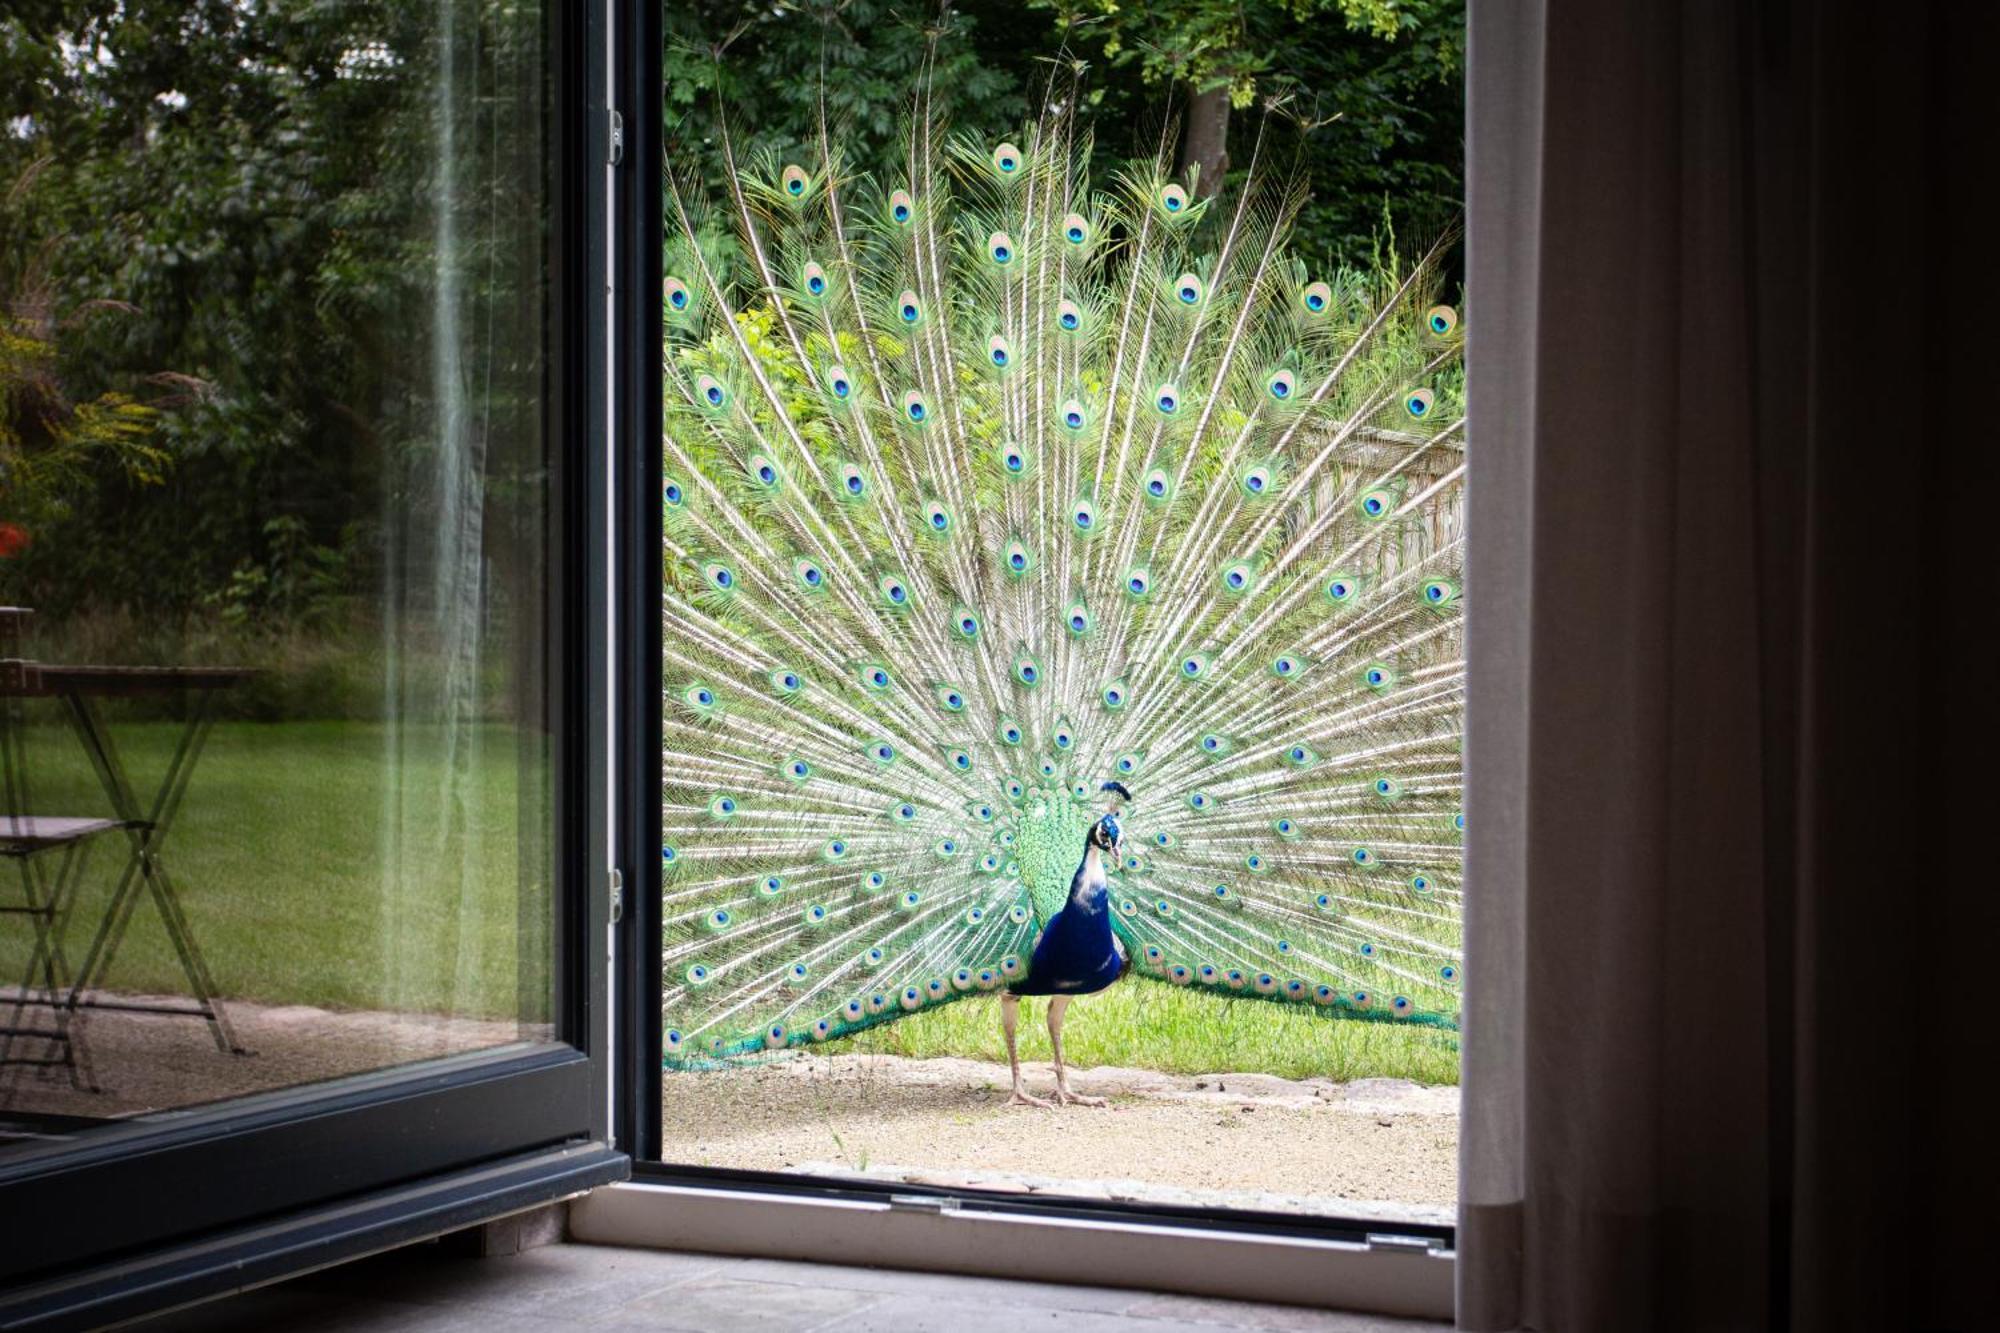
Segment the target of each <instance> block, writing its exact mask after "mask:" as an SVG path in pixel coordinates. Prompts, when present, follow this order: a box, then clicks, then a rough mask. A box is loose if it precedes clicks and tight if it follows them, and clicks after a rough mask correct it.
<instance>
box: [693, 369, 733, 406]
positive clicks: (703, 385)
mask: <svg viewBox="0 0 2000 1333" xmlns="http://www.w3.org/2000/svg"><path fill="white" fill-rule="evenodd" d="M694 391H695V393H696V394H697V395H698V396H699V397H700V399H701V401H702V402H703V403H705V404H707V405H708V407H709V408H710V409H711V410H713V411H720V410H721V409H722V408H724V407H726V406H728V404H729V390H728V389H726V388H724V387H723V386H722V381H721V380H718V379H717V378H715V376H713V375H703V376H701V377H700V378H699V379H697V380H695V382H694Z"/></svg>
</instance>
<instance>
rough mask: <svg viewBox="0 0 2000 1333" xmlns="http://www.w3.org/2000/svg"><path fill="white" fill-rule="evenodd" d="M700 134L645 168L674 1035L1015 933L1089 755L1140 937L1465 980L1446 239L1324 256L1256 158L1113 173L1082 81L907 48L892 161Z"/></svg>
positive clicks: (1457, 410) (1301, 1000)
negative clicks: (1238, 180) (992, 86)
mask: <svg viewBox="0 0 2000 1333" xmlns="http://www.w3.org/2000/svg"><path fill="white" fill-rule="evenodd" d="M1050 100H1051V102H1052V103H1058V104H1073V99H1071V98H1051V99H1050ZM721 143H722V149H721V151H722V152H723V154H724V155H725V162H724V165H725V166H726V167H727V170H728V180H729V185H728V188H727V190H726V192H725V193H724V195H723V197H720V198H717V199H714V200H706V199H703V198H702V197H701V196H700V191H699V190H698V189H697V188H695V187H694V186H693V185H692V184H691V183H690V180H691V178H690V177H688V176H685V175H683V174H681V173H679V172H678V171H676V170H674V169H673V165H672V164H669V170H668V173H667V186H666V189H667V202H666V213H667V229H668V234H669V244H668V251H667V255H666V272H667V274H668V275H669V276H668V277H667V280H666V284H665V292H664V300H665V315H666V326H667V340H668V341H667V347H666V355H665V367H666V376H667V384H666V400H667V406H666V421H665V458H666V476H665V478H664V480H663V491H662V495H663V503H664V511H665V533H666V538H665V551H664V566H663V567H664V574H665V579H664V582H665V595H664V607H663V611H664V616H665V626H664V629H665V655H664V662H663V667H664V681H665V694H666V697H665V701H664V703H665V709H666V727H665V752H664V755H663V758H662V764H663V779H664V785H665V793H666V794H665V802H664V808H663V815H664V826H665V846H664V847H663V849H662V852H661V857H662V864H663V867H664V870H665V888H664V899H665V912H664V916H665V939H664V958H665V962H664V967H665V977H664V982H665V1023H666V1034H665V1051H666V1056H667V1060H668V1062H669V1063H670V1064H678V1063H688V1062H701V1061H705V1060H712V1059H715V1058H723V1057H729V1056H735V1055H742V1054H746V1053H749V1052H753V1051H762V1050H767V1049H776V1048H782V1047H786V1046H791V1045H798V1044H801V1043H807V1042H813V1041H819V1040H826V1039H831V1038H836V1037H840V1036H844V1035H846V1034H849V1033H852V1032H855V1031H858V1030H860V1029H862V1028H866V1027H868V1026H871V1025H873V1024H876V1023H880V1022H886V1021H890V1020H892V1019H895V1018H900V1017H902V1016H904V1015H906V1014H910V1013H915V1012H919V1011H921V1010H923V1009H926V1008H928V1007H931V1006H934V1005H938V1004H943V1003H946V1002H949V1001H951V1000H954V999H957V998H960V997H962V996H966V995H974V994H978V993H981V992H985V991H991V990H994V989H996V988H999V987H1003V986H1005V985H1006V984H1007V983H1008V982H1009V981H1010V980H1013V979H1016V978H1020V977H1022V976H1024V975H1025V970H1026V967H1027V963H1028V959H1029V957H1030V954H1031V952H1032V949H1033V944H1034V940H1035V938H1036V935H1037V932H1038V930H1039V928H1040V925H1041V923H1043V922H1044V921H1046V920H1047V919H1048V917H1049V916H1050V915H1051V914H1052V913H1053V912H1054V911H1055V910H1056V909H1057V908H1058V907H1060V906H1061V904H1062V902H1063V898H1064V894H1065V893H1066V891H1067V889H1068V886H1069V882H1070V877H1071V875H1072V873H1073V872H1074V871H1075V869H1076V866H1077V862H1078V859H1079V857H1080V854H1081V850H1082V847H1083V838H1084V834H1085V831H1086V830H1087V829H1088V827H1089V824H1090V821H1091V820H1092V818H1093V817H1094V813H1095V811H1096V809H1097V808H1098V807H1097V793H1098V791H1099V788H1100V786H1101V784H1102V783H1103V782H1104V781H1106V780H1110V779H1116V780H1118V781H1120V782H1122V783H1124V784H1125V785H1126V786H1127V787H1129V788H1130V789H1131V790H1132V792H1133V794H1134V798H1135V799H1134V801H1133V803H1132V805H1131V806H1130V807H1128V809H1127V810H1126V812H1125V813H1124V815H1123V816H1122V818H1123V820H1124V825H1125V829H1126V838H1125V847H1124V855H1123V857H1122V860H1121V862H1120V864H1119V865H1118V867H1117V868H1116V870H1115V871H1114V873H1113V876H1112V882H1111V900H1112V904H1113V909H1114V924H1115V928H1116V930H1117V933H1118V935H1119V937H1120V940H1121V943H1122V945H1123V947H1124V948H1125V950H1126V952H1127V954H1128V955H1129V957H1130V958H1131V972H1132V973H1133V974H1134V975H1136V976H1139V977H1146V978H1152V979H1154V980H1157V981H1161V982H1166V983H1170V984H1173V985H1178V986H1185V987H1191V988H1195V989H1200V990H1206V991H1210V992H1213V993H1214V994H1216V995H1218V996H1245V997H1263V998H1267V999H1270V1000H1272V1001H1277V1002H1285V1003H1292V1004H1296V1005H1299V1006H1301V1007H1302V1008H1305V1009H1309V1010H1313V1011H1316V1012H1319V1013H1323V1014H1327V1015H1332V1016H1341V1017H1348V1018H1369V1019H1377V1020H1382V1021H1390V1022H1405V1023H1420V1024H1431V1025H1434V1026H1442V1027H1455V1026H1456V1024H1457V1009H1458V982H1459V973H1460V967H1459V961H1458V960H1459V922H1460V893H1459V883H1458V880H1459V866H1460V836H1461V833H1462V831H1463V828H1464V817H1463V815H1462V813H1461V812H1460V791H1461V786H1460V736H1461V712H1462V697H1463V689H1462V685H1463V681H1462V674H1463V663H1462V650H1461V642H1462V630H1461V616H1460V608H1461V601H1462V589H1461V581H1460V571H1459V561H1460V556H1461V550H1462V537H1461V532H1460V517H1459V516H1460V504H1459V500H1460V491H1461V487H1462V482H1463V477H1464V472H1465V466H1464V446H1463V416H1462V411H1461V382H1462V381H1461V376H1460V369H1459V366H1460V340H1459V334H1458V330H1457V323H1458V321H1457V316H1456V314H1455V312H1454V311H1453V310H1452V309H1451V308H1449V307H1448V306H1443V305H1436V304H1433V302H1434V301H1435V300H1436V297H1437V293H1436V282H1437V279H1436V277H1435V275H1434V273H1433V271H1432V269H1431V267H1430V266H1429V265H1428V264H1425V263H1419V264H1417V265H1415V266H1414V267H1412V268H1410V269H1409V270H1408V271H1405V272H1400V273H1397V272H1391V273H1390V274H1389V275H1388V276H1387V277H1386V278H1384V277H1383V276H1382V275H1380V274H1377V275H1372V276H1368V277H1356V276H1352V275H1346V276H1332V277H1328V278H1324V279H1316V278H1315V277H1314V276H1313V275H1312V274H1310V273H1309V272H1308V271H1307V270H1306V268H1305V266H1304V265H1303V264H1302V263H1301V262H1300V261H1299V260H1298V259H1297V258H1296V257H1295V256H1294V255H1293V253H1292V251H1291V250H1290V248H1289V247H1288V236H1289V232H1290V226H1291V223H1292V220H1293V217H1294V215H1295V213H1296V212H1297V210H1298V208H1299V206H1300V204H1301V202H1302V198H1303V195H1302V192H1301V191H1300V190H1299V189H1298V188H1297V187H1296V186H1295V185H1294V184H1292V183H1290V182H1288V181H1286V180H1285V179H1283V178H1282V177H1281V176H1280V175H1279V174H1277V173H1273V172H1270V171H1268V170H1267V169H1266V167H1265V164H1264V163H1263V162H1262V161H1261V160H1253V162H1252V165H1251V169H1250V172H1249V174H1248V178H1247V180H1245V181H1244V183H1243V184H1242V185H1241V186H1240V187H1237V188H1235V189H1233V191H1232V192H1231V194H1230V195H1229V196H1228V197H1227V199H1226V200H1225V201H1224V202H1223V203H1221V204H1219V205H1218V204H1211V203H1210V202H1207V201H1204V200H1203V199H1201V198H1199V197H1198V196H1197V195H1196V193H1194V192H1193V191H1191V190H1190V189H1189V188H1188V187H1187V183H1186V182H1184V181H1181V180H1175V179H1171V178H1170V174H1169V170H1168V167H1167V164H1166V162H1165V159H1164V158H1162V160H1160V161H1154V162H1138V163H1134V164H1130V165H1128V166H1127V167H1126V168H1125V169H1124V170H1123V171H1121V172H1120V173H1118V174H1117V175H1116V177H1115V178H1114V183H1113V184H1112V186H1111V187H1110V188H1109V189H1105V190H1097V189H1093V188H1092V187H1091V185H1090V182H1091V180H1092V176H1091V170H1090V154H1091V148H1090V144H1089V142H1088V140H1087V138H1086V137H1085V136H1084V135H1083V133H1082V132H1081V130H1080V128H1079V127H1078V126H1077V125H1076V124H1075V122H1074V121H1073V120H1072V119H1071V118H1070V116H1069V115H1068V114H1067V113H1066V112H1065V111H1063V110H1061V109H1057V110H1054V111H1052V112H1050V113H1049V114H1048V115H1047V116H1046V117H1045V118H1044V119H1042V120H1041V121H1040V122H1039V123H1036V124H1034V125H1032V126H1029V127H1027V128H1026V129H1024V130H1023V131H1022V132H1020V133H1019V134H1018V135H1017V136H1015V137H1014V138H1011V139H1004V140H1001V139H995V140H991V141H983V140H975V139H972V138H967V137H963V136H958V137H953V136H949V135H947V134H946V133H944V132H942V131H940V130H938V129H937V128H936V126H935V125H934V123H933V118H932V116H931V114H930V108H929V106H928V104H927V101H926V99H925V98H924V97H923V96H922V95H921V94H920V95H919V98H918V100H917V102H916V104H915V106H914V108H913V113H912V114H911V116H910V118H909V122H908V126H907V129H906V131H905V149H906V154H905V161H904V163H903V166H902V168H901V174H900V176H898V177H897V178H895V179H892V180H887V181H877V180H873V179H871V178H869V177H868V176H865V175H859V174H856V173H855V172H853V171H851V170H849V168H848V166H847V164H846V162H845V161H844V159H843V156H842V153H841V150H840V146H839V143H838V141H837V137H836V136H835V135H834V134H833V133H832V132H831V131H830V130H828V129H825V128H823V129H822V130H821V132H820V135H819V142H818V143H817V145H815V147H814V150H813V152H812V153H811V154H810V156H809V157H807V158H804V159H802V160H800V161H796V162H793V161H783V160H779V159H778V158H775V157H768V156H749V157H744V158H739V157H738V156H737V149H736V147H735V146H734V145H733V144H732V143H731V142H730V140H729V139H728V137H727V135H726V134H725V135H724V136H723V137H722V139H721ZM1264 155H1265V148H1264V145H1263V143H1262V141H1261V140H1260V143H1259V146H1258V150H1257V156H1258V158H1259V159H1261V158H1262V157H1263V156H1264Z"/></svg>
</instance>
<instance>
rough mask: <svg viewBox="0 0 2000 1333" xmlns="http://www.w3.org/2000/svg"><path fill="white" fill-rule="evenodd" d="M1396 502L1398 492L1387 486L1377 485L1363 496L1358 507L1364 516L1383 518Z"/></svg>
mask: <svg viewBox="0 0 2000 1333" xmlns="http://www.w3.org/2000/svg"><path fill="white" fill-rule="evenodd" d="M1395 504H1396V493H1395V492H1394V491H1392V490H1390V489H1389V488H1388V487H1386V486H1377V487H1376V488H1375V489H1374V490H1371V491H1369V492H1367V493H1366V494H1364V495H1363V496H1362V497H1361V500H1360V503H1359V504H1358V506H1357V507H1358V508H1359V509H1360V510H1361V516H1362V517H1363V518H1382V517H1384V516H1386V515H1387V514H1389V513H1390V512H1391V511H1392V510H1393V509H1394V508H1395Z"/></svg>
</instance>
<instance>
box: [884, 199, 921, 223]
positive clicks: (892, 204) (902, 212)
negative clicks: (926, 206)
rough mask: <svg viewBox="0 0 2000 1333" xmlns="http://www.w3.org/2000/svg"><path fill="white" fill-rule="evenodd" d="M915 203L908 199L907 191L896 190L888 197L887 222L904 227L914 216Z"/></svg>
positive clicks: (915, 210)
mask: <svg viewBox="0 0 2000 1333" xmlns="http://www.w3.org/2000/svg"><path fill="white" fill-rule="evenodd" d="M916 212H917V201H916V200H915V199H913V198H911V197H910V192H909V191H908V190H897V191H895V192H894V193H893V194H891V195H890V196H889V220H890V221H891V222H894V223H895V224H896V225H897V226H899V227H901V226H905V225H907V224H908V223H909V221H910V219H911V218H913V217H915V216H916Z"/></svg>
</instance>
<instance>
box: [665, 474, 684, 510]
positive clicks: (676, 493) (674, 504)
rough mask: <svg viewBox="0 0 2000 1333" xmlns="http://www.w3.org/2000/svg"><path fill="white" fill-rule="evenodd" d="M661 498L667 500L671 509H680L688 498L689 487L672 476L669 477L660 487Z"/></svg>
mask: <svg viewBox="0 0 2000 1333" xmlns="http://www.w3.org/2000/svg"><path fill="white" fill-rule="evenodd" d="M660 498H661V499H662V500H664V501H666V502H667V507H668V508H669V509H679V508H680V507H681V505H682V504H683V503H685V502H686V500H687V488H686V487H684V486H682V485H681V484H680V483H679V482H677V481H675V480H674V479H673V478H672V477H668V478H667V480H666V483H665V484H664V485H662V486H661V487H660Z"/></svg>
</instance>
